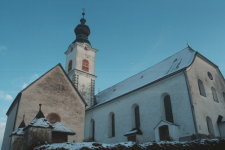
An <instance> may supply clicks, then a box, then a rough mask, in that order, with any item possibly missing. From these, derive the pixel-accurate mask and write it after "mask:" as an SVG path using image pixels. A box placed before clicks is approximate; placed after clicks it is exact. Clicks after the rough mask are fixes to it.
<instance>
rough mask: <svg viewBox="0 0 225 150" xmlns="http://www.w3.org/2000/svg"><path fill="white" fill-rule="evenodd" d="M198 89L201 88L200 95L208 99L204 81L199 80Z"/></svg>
mask: <svg viewBox="0 0 225 150" xmlns="http://www.w3.org/2000/svg"><path fill="white" fill-rule="evenodd" d="M198 88H199V92H200V95H202V96H205V97H206V94H205V88H204V85H203V83H202V81H201V80H199V79H198Z"/></svg>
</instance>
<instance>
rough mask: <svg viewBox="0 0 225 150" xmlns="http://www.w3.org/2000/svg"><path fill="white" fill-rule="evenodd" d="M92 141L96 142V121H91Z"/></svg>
mask: <svg viewBox="0 0 225 150" xmlns="http://www.w3.org/2000/svg"><path fill="white" fill-rule="evenodd" d="M90 140H91V141H94V140H95V120H93V119H91V124H90Z"/></svg>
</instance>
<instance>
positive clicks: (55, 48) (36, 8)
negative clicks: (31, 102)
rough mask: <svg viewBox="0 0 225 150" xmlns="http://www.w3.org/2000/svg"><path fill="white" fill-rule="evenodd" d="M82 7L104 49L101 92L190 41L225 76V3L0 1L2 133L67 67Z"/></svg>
mask: <svg viewBox="0 0 225 150" xmlns="http://www.w3.org/2000/svg"><path fill="white" fill-rule="evenodd" d="M82 8H85V10H86V11H85V13H86V15H85V18H86V20H87V22H86V24H87V25H88V26H89V27H90V30H91V34H90V36H89V41H90V42H91V44H92V47H93V48H96V49H98V50H99V52H97V53H96V66H95V67H96V72H95V74H96V76H98V77H97V79H96V92H97V91H98V90H99V89H100V90H104V89H106V88H107V87H110V86H112V85H114V84H116V83H118V82H120V81H122V80H124V79H126V78H127V77H129V76H132V75H134V74H136V73H138V72H140V71H142V70H144V69H146V68H148V67H150V66H152V65H154V64H156V63H158V62H159V61H161V60H163V59H165V58H167V57H169V56H171V55H173V54H174V53H176V52H178V51H180V50H182V49H184V48H185V47H187V44H186V43H187V41H188V42H189V44H190V46H191V47H192V48H193V49H194V50H196V51H198V52H199V53H201V54H202V55H203V56H205V57H206V58H208V59H209V60H211V61H212V62H213V63H215V64H216V65H218V66H219V68H220V70H221V72H222V74H223V75H225V60H224V56H225V42H224V41H225V27H224V24H225V9H224V8H225V1H224V0H217V1H212V0H210V1H209V0H199V1H196V0H158V1H156V0H149V1H144V0H143V1H129V0H123V1H103V0H98V1H97V0H95V1H94V0H89V1H85V0H83V1H72V0H67V1H62V0H61V1H59V0H54V1H53V0H48V1H45V0H38V1H30V0H27V1H25V0H20V1H10V0H9V1H0V27H1V28H0V79H1V80H0V135H2V134H3V132H4V125H5V122H6V119H7V116H6V115H5V114H6V112H7V110H8V108H9V106H10V105H11V103H12V101H13V99H14V98H15V97H16V95H17V94H18V93H19V92H20V91H21V90H22V89H23V88H24V87H26V86H27V85H29V84H30V83H31V82H33V81H34V80H35V79H37V78H38V77H40V76H41V75H42V74H44V73H45V72H47V71H48V70H49V69H51V68H52V67H54V66H55V65H57V64H58V63H61V64H62V65H63V66H64V67H65V62H66V55H65V54H64V52H65V51H66V50H67V48H68V46H69V45H70V44H71V43H72V42H73V41H74V40H75V34H74V31H73V30H74V28H75V27H76V26H77V25H78V24H79V23H80V22H79V20H80V19H81V17H82V15H81V13H82ZM1 128H3V129H1ZM0 141H1V137H0ZM0 144H1V143H0Z"/></svg>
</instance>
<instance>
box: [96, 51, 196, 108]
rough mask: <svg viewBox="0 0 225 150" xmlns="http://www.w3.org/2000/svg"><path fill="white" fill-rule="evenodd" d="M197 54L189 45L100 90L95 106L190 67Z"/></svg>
mask: <svg viewBox="0 0 225 150" xmlns="http://www.w3.org/2000/svg"><path fill="white" fill-rule="evenodd" d="M195 54H196V52H195V51H194V50H193V49H192V48H190V47H187V48H185V49H183V50H181V51H179V52H178V53H176V54H174V55H172V56H170V57H168V58H166V59H165V60H163V61H161V62H159V63H158V64H156V65H154V66H152V67H150V68H148V69H146V70H144V71H142V72H140V73H138V74H136V75H134V76H131V77H129V78H127V79H125V80H124V81H122V82H120V83H118V84H116V85H114V86H112V87H109V88H108V89H105V90H103V91H101V92H99V93H98V94H97V95H96V102H97V105H95V106H98V105H100V104H102V103H105V102H107V101H110V100H112V99H114V98H116V97H119V96H121V95H123V94H126V93H128V92H131V91H133V90H135V89H138V88H140V87H142V86H144V85H147V84H149V83H152V82H154V81H156V80H158V79H160V78H163V77H165V76H167V75H169V74H172V73H174V72H176V71H178V70H181V69H183V68H185V67H188V66H189V65H190V64H191V63H192V61H193V59H194V57H195Z"/></svg>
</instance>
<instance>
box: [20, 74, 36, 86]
mask: <svg viewBox="0 0 225 150" xmlns="http://www.w3.org/2000/svg"><path fill="white" fill-rule="evenodd" d="M38 77H39V75H38V74H36V73H35V74H33V75H32V76H31V77H30V81H29V82H28V83H23V85H22V89H24V88H26V87H27V86H28V85H29V84H30V83H32V82H34V81H35V80H36V79H37V78H38Z"/></svg>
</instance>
